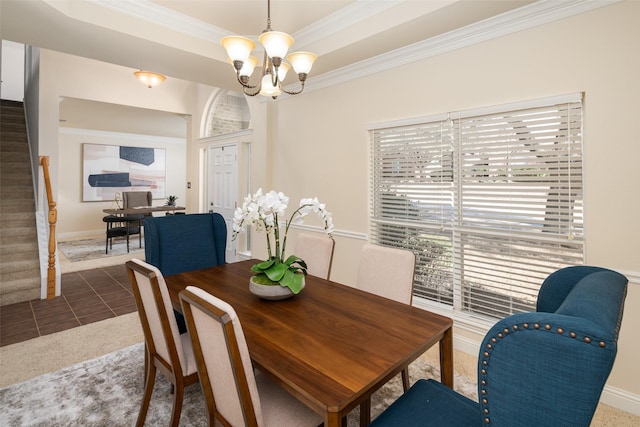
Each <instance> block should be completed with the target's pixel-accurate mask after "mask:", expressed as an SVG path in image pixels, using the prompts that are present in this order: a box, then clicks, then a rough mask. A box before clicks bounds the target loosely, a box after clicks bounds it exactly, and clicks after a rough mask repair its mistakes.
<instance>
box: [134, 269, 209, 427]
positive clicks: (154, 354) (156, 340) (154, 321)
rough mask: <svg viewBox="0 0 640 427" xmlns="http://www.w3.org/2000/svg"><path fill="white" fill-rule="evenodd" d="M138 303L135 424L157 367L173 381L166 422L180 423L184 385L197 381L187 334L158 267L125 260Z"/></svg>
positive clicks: (142, 418) (139, 423) (148, 396)
mask: <svg viewBox="0 0 640 427" xmlns="http://www.w3.org/2000/svg"><path fill="white" fill-rule="evenodd" d="M126 267H127V272H128V274H129V280H130V282H131V287H132V289H133V294H134V296H135V298H136V305H137V306H138V315H139V316H140V323H141V324H142V331H143V332H144V342H145V374H144V379H145V381H144V397H143V398H142V404H141V406H140V412H139V414H138V421H137V422H136V426H138V427H142V426H143V425H144V421H145V419H146V417H147V410H148V409H149V402H150V401H151V393H152V392H153V385H154V383H155V379H156V370H159V371H160V373H161V374H162V375H164V376H165V377H166V378H167V379H168V380H169V381H171V384H173V410H172V412H171V422H170V425H171V426H174V427H177V426H178V424H179V422H180V413H181V411H182V400H183V398H184V388H185V387H186V386H188V385H190V384H193V383H196V382H198V373H197V369H196V363H195V359H194V357H193V347H192V346H191V339H190V338H189V335H188V334H180V333H179V332H178V325H177V323H176V319H175V316H174V315H173V306H172V305H171V299H170V297H169V290H168V289H167V284H166V283H165V281H164V277H163V276H162V273H161V272H160V270H158V269H157V268H156V267H154V266H152V265H150V264H147V263H146V262H144V261H141V260H139V259H135V258H134V259H132V260H131V261H128V262H127V263H126Z"/></svg>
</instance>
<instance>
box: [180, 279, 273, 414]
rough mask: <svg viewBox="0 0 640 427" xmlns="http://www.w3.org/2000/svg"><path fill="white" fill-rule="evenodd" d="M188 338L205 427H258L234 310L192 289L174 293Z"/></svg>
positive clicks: (258, 409) (247, 361)
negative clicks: (204, 411)
mask: <svg viewBox="0 0 640 427" xmlns="http://www.w3.org/2000/svg"><path fill="white" fill-rule="evenodd" d="M180 303H181V304H182V308H183V312H184V315H185V319H186V321H187V328H188V330H189V334H190V335H191V340H192V344H193V350H194V355H195V358H196V364H197V366H198V374H199V376H200V383H201V384H202V390H203V393H204V395H205V400H206V401H207V410H208V412H209V425H211V426H213V425H214V419H217V420H218V421H220V422H223V423H226V424H223V425H232V426H257V425H263V417H262V408H261V405H260V396H259V394H258V388H257V385H256V380H255V376H254V374H253V367H252V365H251V358H250V356H249V349H248V348H247V343H246V341H245V337H244V333H243V331H242V325H241V324H240V320H239V319H238V316H237V315H236V312H235V310H234V309H233V307H231V306H230V305H229V304H227V303H226V302H224V301H222V300H220V299H219V298H216V297H214V296H213V295H211V294H209V293H208V292H205V291H203V290H202V289H200V288H197V287H194V286H188V287H187V288H186V289H185V290H184V291H182V292H181V293H180Z"/></svg>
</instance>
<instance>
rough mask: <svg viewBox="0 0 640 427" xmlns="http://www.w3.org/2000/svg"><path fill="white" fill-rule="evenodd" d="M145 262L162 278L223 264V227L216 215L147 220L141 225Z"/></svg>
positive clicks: (225, 235) (224, 248)
mask: <svg viewBox="0 0 640 427" xmlns="http://www.w3.org/2000/svg"><path fill="white" fill-rule="evenodd" d="M144 245H145V248H144V250H145V257H146V258H145V259H146V261H147V262H148V263H149V264H151V265H154V266H156V267H158V269H160V271H162V274H164V275H165V276H169V275H171V274H177V273H182V272H185V271H193V270H199V269H201V268H207V267H214V266H216V265H220V264H224V263H225V262H226V253H225V251H226V247H227V225H226V223H225V220H224V218H223V217H222V215H220V214H219V213H204V214H190V215H172V216H162V217H160V216H159V217H151V218H147V219H145V221H144Z"/></svg>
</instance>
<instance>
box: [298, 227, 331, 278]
mask: <svg viewBox="0 0 640 427" xmlns="http://www.w3.org/2000/svg"><path fill="white" fill-rule="evenodd" d="M334 246H335V241H334V240H333V239H332V238H331V237H329V236H326V235H320V234H312V233H300V234H299V235H298V239H297V240H296V249H295V251H294V252H293V253H294V254H295V255H296V256H297V257H298V258H300V259H301V260H303V261H304V262H305V264H307V274H310V275H312V276H316V277H321V278H323V279H329V274H331V261H332V260H333V248H334Z"/></svg>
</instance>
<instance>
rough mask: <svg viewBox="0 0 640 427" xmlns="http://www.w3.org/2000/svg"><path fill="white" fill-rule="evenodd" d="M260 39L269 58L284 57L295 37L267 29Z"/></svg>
mask: <svg viewBox="0 0 640 427" xmlns="http://www.w3.org/2000/svg"><path fill="white" fill-rule="evenodd" d="M258 40H259V41H260V43H261V44H262V46H264V50H266V51H267V55H269V58H284V57H285V56H287V51H289V48H290V47H291V45H292V44H293V37H291V36H290V35H289V34H287V33H283V32H280V31H267V32H265V33H262V34H260V37H258Z"/></svg>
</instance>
